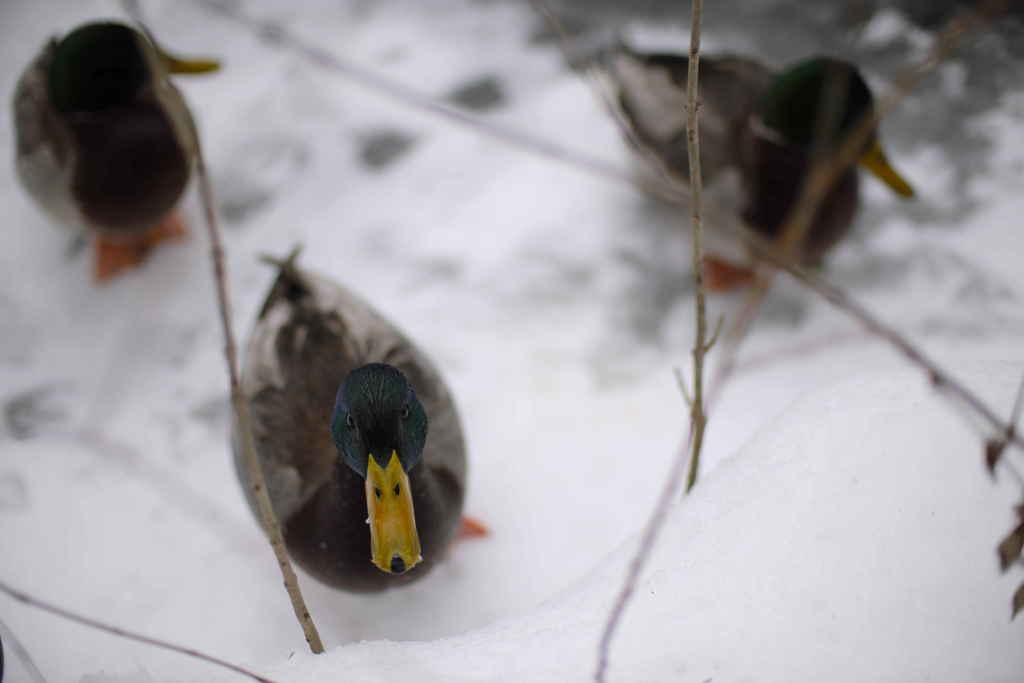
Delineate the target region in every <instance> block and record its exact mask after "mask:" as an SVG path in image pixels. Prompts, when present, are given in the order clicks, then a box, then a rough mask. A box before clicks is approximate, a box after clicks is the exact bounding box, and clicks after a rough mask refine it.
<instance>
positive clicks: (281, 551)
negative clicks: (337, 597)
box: [196, 150, 324, 654]
mask: <svg viewBox="0 0 1024 683" xmlns="http://www.w3.org/2000/svg"><path fill="white" fill-rule="evenodd" d="M196 175H198V177H199V191H200V194H201V195H202V200H203V211H204V213H205V215H206V227H207V231H208V233H209V236H210V258H211V260H212V262H213V274H214V280H215V281H216V283H217V304H218V308H219V311H220V322H221V330H222V332H223V333H224V357H225V360H226V361H227V366H228V380H229V382H230V384H231V405H232V407H233V408H234V414H235V420H236V421H237V424H238V433H239V436H240V437H241V439H240V440H241V442H242V443H241V447H242V453H243V454H244V457H245V464H246V468H247V469H248V474H249V485H250V487H251V488H252V492H253V495H254V496H255V497H256V503H257V507H258V508H259V513H260V521H261V522H262V523H263V530H264V531H265V532H266V534H267V537H268V538H269V539H270V546H271V548H273V550H274V556H275V557H276V558H277V565H278V567H280V568H281V576H282V577H283V578H284V587H285V589H286V590H287V591H288V597H289V598H290V599H291V603H292V610H293V611H294V612H295V617H296V619H298V620H299V624H300V625H301V626H302V632H303V634H305V636H306V642H307V643H309V649H310V650H312V651H313V653H314V654H320V653H321V652H323V651H324V645H323V643H322V642H321V640H320V634H319V633H318V632H317V629H316V625H315V624H314V623H313V618H312V617H311V616H310V614H309V610H308V609H307V608H306V602H305V600H303V598H302V591H301V590H300V589H299V581H298V578H297V577H296V576H295V570H294V569H293V568H292V564H291V561H290V560H289V559H288V551H287V549H286V548H285V544H284V536H282V535H281V527H280V526H279V525H278V523H277V517H276V516H275V515H274V508H273V505H272V504H271V502H270V495H269V494H268V493H267V485H266V481H265V480H264V477H263V468H262V466H261V465H260V462H259V459H258V458H257V457H256V444H255V443H254V440H253V436H252V421H251V420H250V418H249V403H248V401H246V400H245V397H244V396H243V395H242V387H241V384H240V383H239V379H238V353H237V351H236V347H235V335H234V332H233V331H232V329H231V300H230V298H229V297H228V285H227V277H226V275H225V268H224V249H223V247H222V246H221V241H220V231H219V230H218V228H217V215H216V211H215V210H214V201H213V188H212V186H211V184H210V177H209V174H208V173H207V171H206V162H205V160H204V158H203V154H202V150H198V151H197V153H196Z"/></svg>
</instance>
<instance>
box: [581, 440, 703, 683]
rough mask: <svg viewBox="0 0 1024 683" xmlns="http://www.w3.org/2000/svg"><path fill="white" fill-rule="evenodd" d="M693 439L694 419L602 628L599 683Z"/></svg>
mask: <svg viewBox="0 0 1024 683" xmlns="http://www.w3.org/2000/svg"><path fill="white" fill-rule="evenodd" d="M692 440H693V424H692V423H691V424H690V429H689V433H688V435H687V438H686V443H685V445H684V447H683V448H682V449H681V450H680V452H679V453H678V455H677V456H676V458H675V459H674V460H673V461H672V467H671V469H670V470H669V472H668V474H667V475H666V477H665V484H664V486H663V487H662V489H661V494H660V495H659V496H658V501H657V503H655V506H654V511H653V512H652V513H651V517H650V519H648V520H647V525H646V526H645V527H644V532H643V535H642V536H641V537H640V545H639V546H638V547H637V550H636V554H634V555H633V559H632V560H631V561H630V563H629V568H628V569H627V571H626V577H625V579H624V580H623V582H622V587H621V588H620V589H619V593H618V595H616V597H615V603H614V604H613V605H612V611H611V613H609V615H608V620H607V621H606V622H605V625H604V629H603V630H602V631H601V639H600V641H599V642H598V645H597V652H598V657H597V670H596V671H595V673H594V681H595V682H596V683H604V681H605V676H606V674H607V671H608V654H609V651H610V648H611V642H612V637H613V636H614V635H615V631H616V629H618V627H619V622H620V621H622V615H623V614H625V611H626V607H627V606H628V605H629V601H630V599H631V598H632V597H633V593H634V591H636V584H637V581H638V580H639V579H640V574H641V572H643V570H644V567H645V566H646V565H647V560H648V558H649V557H650V554H651V550H652V549H653V548H654V545H655V543H657V540H658V534H660V533H661V528H662V527H663V526H664V525H665V519H666V518H667V517H668V513H669V510H670V509H671V507H672V503H673V502H675V501H676V500H677V498H678V496H679V489H680V485H681V483H682V481H683V475H684V474H685V472H686V464H687V458H686V455H687V454H688V453H689V452H690V444H691V442H692Z"/></svg>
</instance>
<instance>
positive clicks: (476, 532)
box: [455, 517, 491, 541]
mask: <svg viewBox="0 0 1024 683" xmlns="http://www.w3.org/2000/svg"><path fill="white" fill-rule="evenodd" d="M490 534H491V531H490V529H488V528H487V527H486V526H485V525H484V524H483V522H480V521H477V520H475V519H473V518H472V517H463V518H462V521H461V522H459V530H458V531H457V532H456V533H455V540H456V541H464V540H466V539H470V538H483V537H484V536H490Z"/></svg>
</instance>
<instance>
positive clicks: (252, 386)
mask: <svg viewBox="0 0 1024 683" xmlns="http://www.w3.org/2000/svg"><path fill="white" fill-rule="evenodd" d="M296 255H297V252H293V254H292V255H291V256H289V257H288V258H287V259H285V260H283V261H272V263H274V264H275V265H276V267H277V269H278V274H277V279H276V281H275V282H274V284H273V286H272V287H271V289H270V292H269V294H268V295H267V298H266V300H265V302H264V303H263V307H262V310H261V311H260V313H259V316H258V319H257V321H256V325H255V327H254V328H253V330H252V333H251V335H250V338H249V342H248V348H247V352H246V359H245V362H244V364H243V369H242V379H241V383H242V391H243V393H244V395H245V398H246V400H248V402H249V406H250V412H251V417H252V423H253V438H254V442H255V447H256V451H257V456H258V458H259V460H260V463H261V464H262V467H263V472H264V475H265V477H266V481H267V490H268V492H269V494H270V498H271V501H272V503H273V506H274V510H275V512H276V514H277V516H278V519H279V521H280V524H281V530H282V532H283V534H284V539H285V544H286V546H287V548H288V552H289V554H290V555H291V557H292V558H293V559H294V560H295V561H296V562H297V563H298V564H299V565H300V566H301V567H302V568H303V569H305V570H306V571H307V572H308V573H310V574H311V575H313V576H314V577H315V578H317V579H318V580H320V581H322V582H323V583H325V584H328V585H330V586H333V587H335V588H341V589H344V590H349V591H357V592H367V591H379V590H383V589H385V588H389V587H392V586H396V585H400V584H404V583H408V582H410V581H413V580H415V579H417V578H419V577H422V576H423V575H424V574H426V573H427V571H428V570H429V569H430V568H431V567H432V566H434V565H435V564H436V563H437V562H438V560H439V559H440V558H441V557H442V556H443V554H444V552H445V550H446V549H447V548H448V546H449V545H450V544H451V543H452V541H453V540H454V539H456V538H457V537H459V536H481V535H484V534H485V533H486V530H485V528H484V527H483V526H482V525H480V523H479V522H475V521H473V520H470V519H468V518H463V517H462V507H463V500H464V498H465V488H466V447H465V443H464V441H463V437H462V427H461V424H460V421H459V416H458V412H457V411H456V408H455V403H454V402H453V400H452V397H451V394H450V393H449V391H448V387H447V386H446V385H445V383H444V380H443V379H442V378H441V375H440V373H439V372H438V370H437V368H435V367H434V364H433V363H432V362H431V361H430V360H429V359H428V358H427V357H426V356H425V355H424V354H423V352H422V351H420V350H419V349H418V348H417V347H416V346H415V345H414V344H413V343H412V342H411V341H410V340H409V339H408V338H407V337H406V336H405V335H404V334H403V333H402V332H401V331H400V330H398V328H396V327H395V326H394V325H393V324H391V322H389V321H388V320H386V319H385V318H384V317H382V316H381V315H380V314H379V313H377V312H376V311H375V310H373V308H371V307H370V306H369V304H367V303H366V302H365V301H363V300H362V299H361V298H359V297H358V296H356V295H355V294H353V293H352V292H350V291H349V290H347V289H345V288H344V287H342V286H341V285H339V284H337V283H335V282H333V281H331V280H328V279H327V278H325V277H322V276H319V275H315V274H313V273H309V272H306V271H304V270H300V269H299V268H298V267H297V266H296V265H295V259H296ZM428 427H429V430H428ZM233 445H234V453H235V468H236V472H237V474H238V477H239V480H240V482H241V484H242V487H243V489H244V491H245V495H246V497H247V499H248V501H249V504H250V506H251V507H252V509H253V512H254V513H256V512H257V507H256V500H255V497H254V496H253V494H252V489H251V486H250V479H249V475H248V469H247V468H246V466H245V460H244V454H243V453H242V451H241V447H240V435H239V434H238V431H237V425H236V428H235V432H234V438H233Z"/></svg>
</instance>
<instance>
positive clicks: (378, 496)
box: [373, 486, 380, 500]
mask: <svg viewBox="0 0 1024 683" xmlns="http://www.w3.org/2000/svg"><path fill="white" fill-rule="evenodd" d="M373 495H375V496H377V500H380V489H379V488H377V487H376V486H374V487H373Z"/></svg>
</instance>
